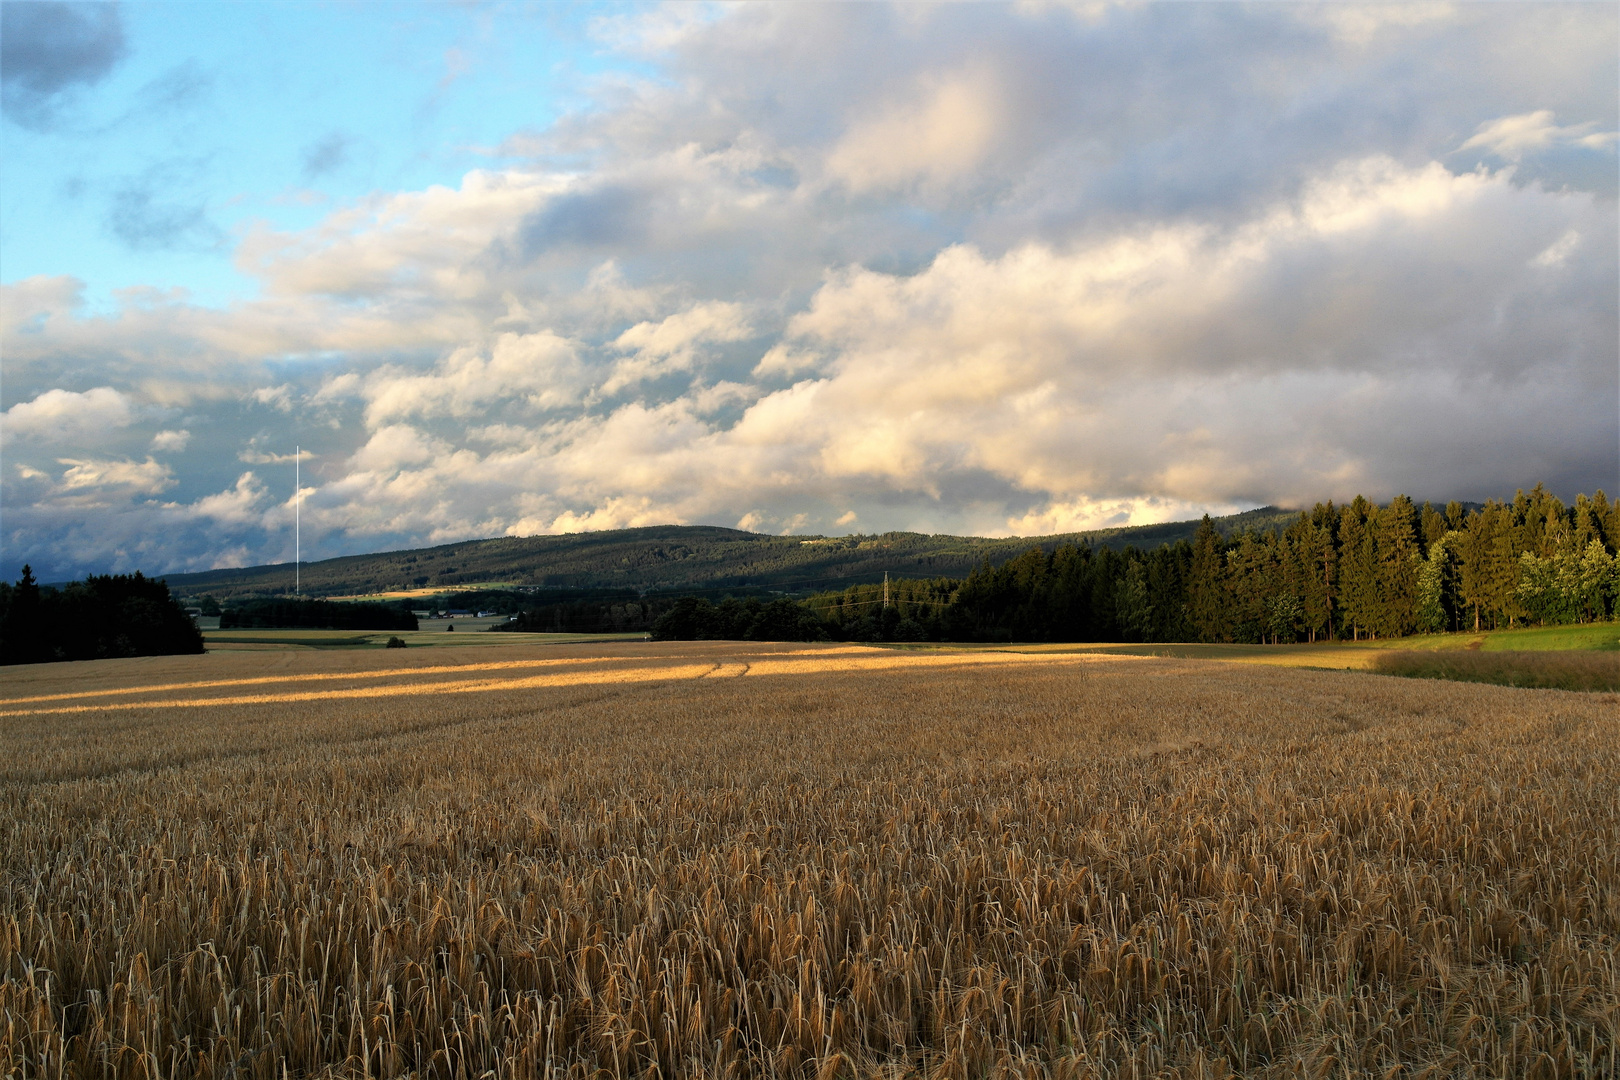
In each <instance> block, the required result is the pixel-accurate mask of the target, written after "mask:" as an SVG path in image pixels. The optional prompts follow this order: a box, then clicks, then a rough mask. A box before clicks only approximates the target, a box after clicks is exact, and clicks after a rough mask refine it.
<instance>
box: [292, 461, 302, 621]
mask: <svg viewBox="0 0 1620 1080" xmlns="http://www.w3.org/2000/svg"><path fill="white" fill-rule="evenodd" d="M293 487H295V488H297V489H298V490H297V491H296V492H295V493H294V498H293V595H294V596H303V595H304V576H303V569H304V448H303V447H302V446H294V447H293Z"/></svg>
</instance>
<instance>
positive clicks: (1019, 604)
mask: <svg viewBox="0 0 1620 1080" xmlns="http://www.w3.org/2000/svg"><path fill="white" fill-rule="evenodd" d="M1617 541H1620V503H1611V502H1610V501H1609V500H1608V498H1607V497H1606V496H1605V495H1604V493H1603V492H1601V491H1599V492H1598V493H1597V494H1596V495H1594V496H1592V497H1591V498H1588V497H1586V496H1584V495H1583V496H1580V497H1578V498H1577V499H1576V501H1575V504H1574V505H1573V506H1566V505H1565V504H1564V503H1563V502H1562V501H1560V500H1559V499H1558V498H1556V497H1555V496H1553V495H1551V494H1550V493H1548V492H1547V491H1546V490H1545V489H1544V488H1542V487H1541V486H1540V485H1537V486H1536V487H1535V488H1534V489H1533V490H1531V491H1530V492H1522V491H1521V492H1519V493H1518V494H1517V495H1516V496H1515V497H1514V498H1513V499H1512V500H1511V501H1509V502H1501V501H1494V500H1493V501H1491V502H1488V503H1485V504H1484V505H1483V506H1478V507H1473V508H1469V507H1464V506H1463V505H1462V504H1461V503H1457V502H1452V503H1449V504H1447V506H1445V507H1444V508H1443V509H1439V508H1436V507H1434V506H1432V505H1429V504H1427V503H1425V504H1423V505H1422V506H1421V507H1420V506H1418V505H1416V504H1414V503H1413V501H1412V500H1411V499H1409V498H1407V497H1405V496H1400V497H1398V498H1396V499H1393V500H1391V501H1390V502H1389V503H1388V504H1387V505H1383V506H1380V505H1378V504H1376V503H1373V502H1370V501H1369V500H1367V499H1364V498H1361V497H1360V496H1358V497H1356V498H1355V499H1353V500H1351V501H1350V502H1348V503H1346V504H1344V505H1343V506H1336V505H1334V504H1333V503H1332V502H1331V501H1329V502H1324V503H1318V504H1317V505H1316V506H1315V507H1313V508H1312V509H1311V510H1309V511H1302V512H1300V513H1299V514H1298V516H1297V517H1296V518H1295V519H1294V520H1293V521H1292V522H1291V523H1290V524H1288V525H1287V527H1285V528H1281V529H1275V528H1274V529H1268V530H1264V531H1245V532H1243V533H1240V534H1238V535H1236V536H1233V537H1230V538H1226V537H1222V536H1221V534H1220V533H1219V532H1218V531H1217V530H1216V528H1215V527H1214V524H1213V523H1212V522H1211V521H1210V519H1209V518H1208V517H1207V516H1206V517H1205V519H1204V520H1203V522H1202V523H1201V524H1200V526H1199V528H1198V531H1197V533H1196V534H1195V535H1194V537H1193V539H1192V541H1191V542H1186V541H1182V542H1178V543H1176V544H1166V545H1163V546H1161V547H1159V548H1157V549H1155V550H1153V551H1142V550H1138V549H1136V548H1126V549H1125V550H1123V551H1113V550H1110V549H1107V548H1094V547H1091V546H1090V545H1088V544H1064V545H1061V546H1059V547H1057V548H1055V549H1053V550H1046V549H1044V548H1040V547H1036V548H1031V549H1030V550H1028V551H1025V552H1024V553H1023V554H1021V555H1018V556H1016V557H1015V558H1012V559H1010V560H1008V561H1006V562H1004V563H1002V564H1000V565H992V564H991V563H990V562H989V561H988V560H986V561H985V562H984V563H982V564H981V565H980V566H979V567H978V568H977V569H975V570H974V571H973V572H972V573H970V574H969V575H968V576H967V577H966V578H964V579H960V580H953V579H945V578H941V579H933V580H927V581H900V582H894V583H892V584H891V586H890V603H889V604H887V605H885V604H883V602H882V599H881V593H882V586H876V585H868V586H858V587H856V588H852V589H847V590H844V591H843V592H840V593H829V594H825V595H823V596H817V597H812V598H811V599H810V600H809V601H807V602H806V606H807V607H808V608H809V609H810V610H811V611H812V612H813V613H815V614H816V615H817V617H818V618H819V619H820V621H821V622H822V623H823V625H824V626H825V627H826V628H827V631H828V634H829V636H831V637H834V638H839V639H842V640H867V641H876V640H889V641H905V640H937V641H1143V642H1154V641H1161V642H1171V641H1206V642H1246V643H1265V642H1270V643H1286V642H1295V641H1301V640H1306V641H1316V640H1337V639H1344V638H1349V639H1352V640H1359V639H1363V638H1378V637H1398V636H1403V635H1407V634H1413V633H1435V632H1441V631H1453V630H1484V629H1499V628H1503V627H1510V626H1517V625H1527V624H1541V625H1546V624H1557V623H1571V622H1589V621H1596V620H1604V619H1609V618H1612V617H1614V615H1615V613H1616V607H1617V604H1620V565H1617V560H1616V544H1617Z"/></svg>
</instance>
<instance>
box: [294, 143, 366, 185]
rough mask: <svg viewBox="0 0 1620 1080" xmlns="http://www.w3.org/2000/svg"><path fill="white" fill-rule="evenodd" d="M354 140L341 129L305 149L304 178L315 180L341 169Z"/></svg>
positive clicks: (346, 160) (345, 162)
mask: <svg viewBox="0 0 1620 1080" xmlns="http://www.w3.org/2000/svg"><path fill="white" fill-rule="evenodd" d="M353 141H354V140H352V139H351V138H349V136H347V135H345V134H343V133H342V132H340V131H334V132H331V133H330V134H327V135H324V136H322V137H321V138H319V139H317V140H316V141H314V142H312V143H310V144H309V146H308V147H306V148H305V150H304V179H305V180H314V179H317V178H319V177H322V176H326V175H327V174H328V173H333V172H336V171H337V170H338V169H341V168H342V167H343V166H344V165H345V164H347V163H348V160H349V149H350V146H351V145H352V143H353Z"/></svg>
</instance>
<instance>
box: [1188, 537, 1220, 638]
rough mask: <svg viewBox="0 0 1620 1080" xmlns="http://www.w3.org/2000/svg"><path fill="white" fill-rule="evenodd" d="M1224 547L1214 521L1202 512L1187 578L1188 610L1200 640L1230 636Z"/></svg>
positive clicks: (1194, 631)
mask: <svg viewBox="0 0 1620 1080" xmlns="http://www.w3.org/2000/svg"><path fill="white" fill-rule="evenodd" d="M1224 547H1225V545H1224V543H1223V542H1222V541H1221V534H1220V533H1218V532H1216V531H1215V523H1214V522H1212V521H1210V519H1209V515H1208V514H1205V515H1204V520H1203V521H1201V522H1199V523H1198V532H1197V534H1196V535H1195V536H1194V537H1193V557H1192V569H1191V571H1190V573H1189V575H1188V580H1187V611H1188V615H1189V618H1190V620H1191V622H1192V630H1193V633H1195V634H1196V635H1197V636H1198V640H1199V641H1225V640H1227V638H1228V637H1229V636H1230V632H1229V629H1228V626H1229V622H1228V617H1227V615H1228V611H1227V602H1226V583H1225V581H1224V574H1223V573H1222V569H1223V567H1222V559H1221V554H1222V549H1223V548H1224Z"/></svg>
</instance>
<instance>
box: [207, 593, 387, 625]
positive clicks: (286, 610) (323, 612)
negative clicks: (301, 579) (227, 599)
mask: <svg viewBox="0 0 1620 1080" xmlns="http://www.w3.org/2000/svg"><path fill="white" fill-rule="evenodd" d="M219 628H220V629H221V630H246V629H271V628H274V629H294V630H317V629H319V630H415V629H417V622H416V616H415V615H412V614H411V612H410V610H409V609H408V608H407V607H405V606H404V605H402V604H388V603H369V602H364V601H362V602H355V601H342V600H339V601H333V600H322V599H319V598H317V597H293V596H282V597H272V598H268V599H260V600H233V601H231V603H230V606H229V607H227V608H225V610H224V611H223V612H221V613H220V617H219Z"/></svg>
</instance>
